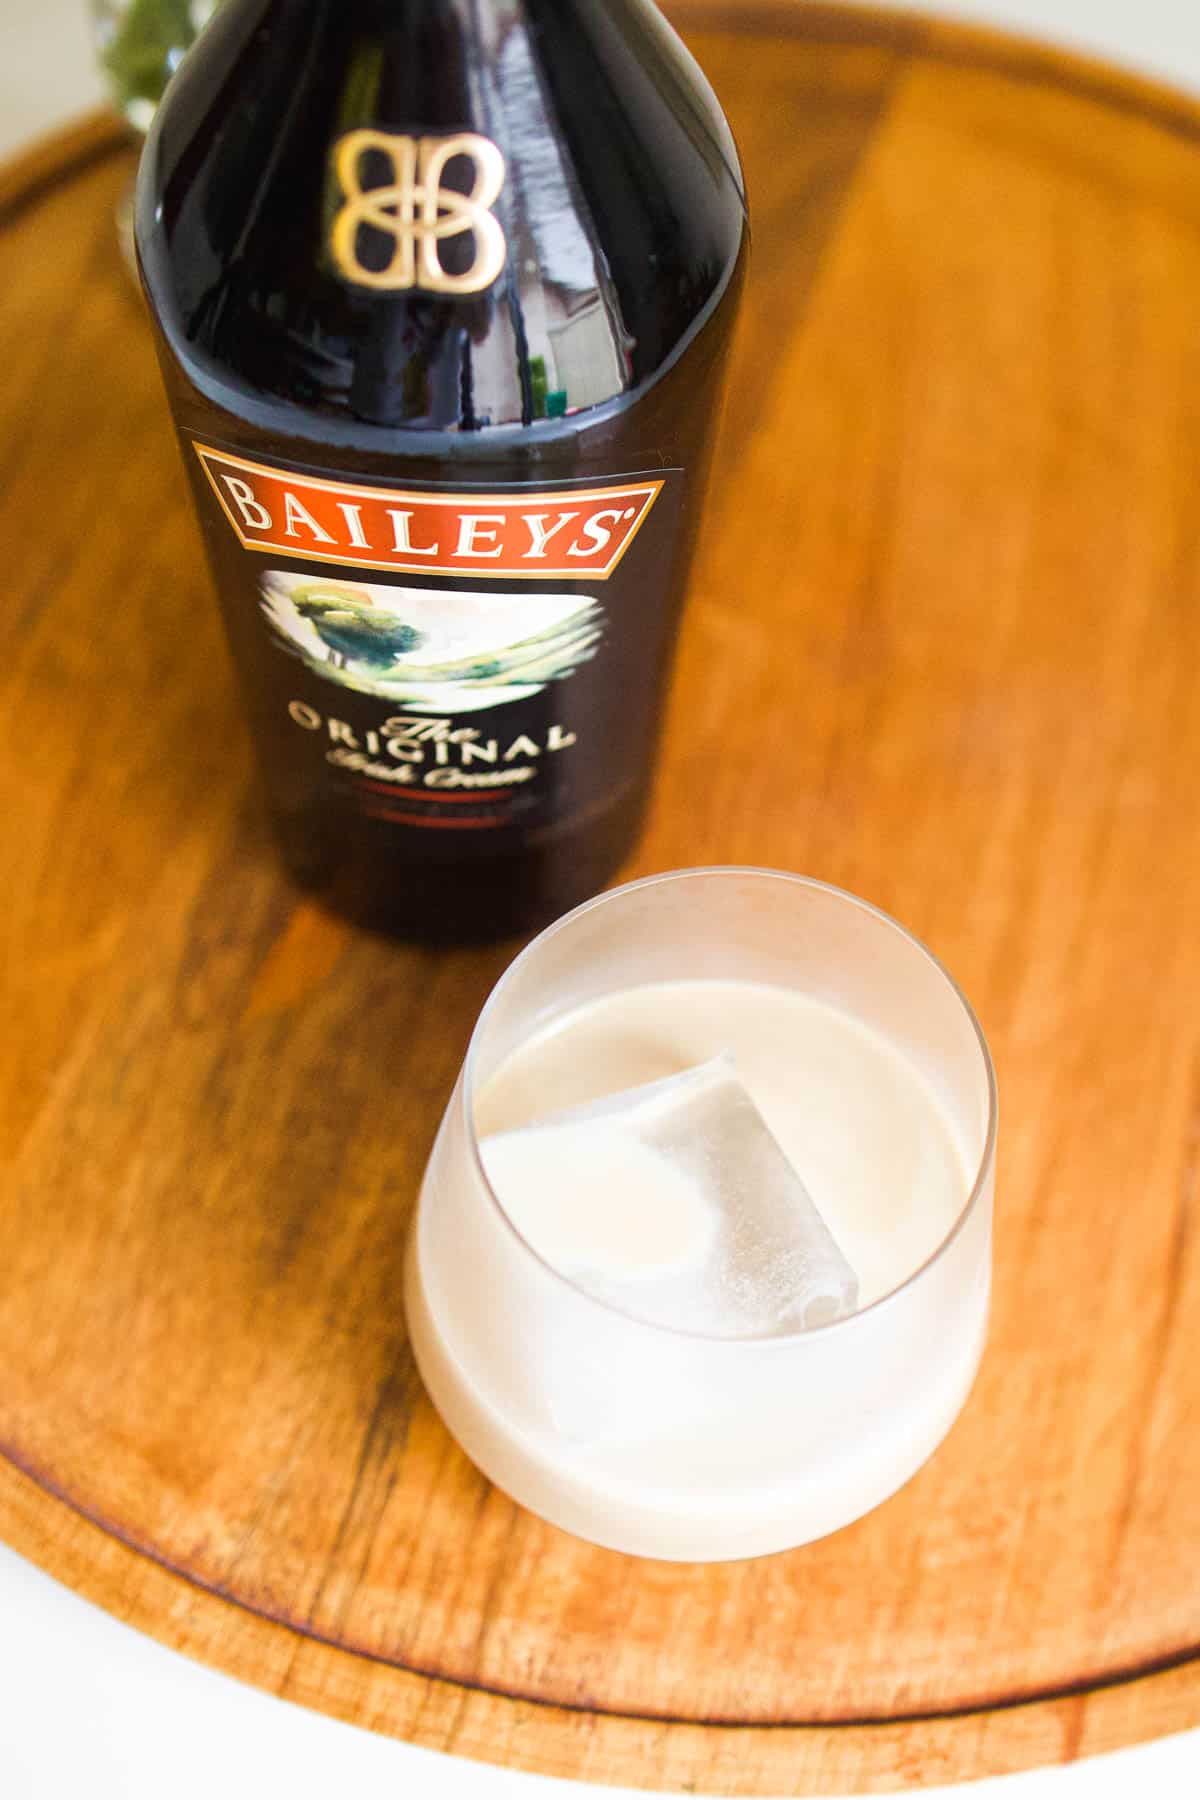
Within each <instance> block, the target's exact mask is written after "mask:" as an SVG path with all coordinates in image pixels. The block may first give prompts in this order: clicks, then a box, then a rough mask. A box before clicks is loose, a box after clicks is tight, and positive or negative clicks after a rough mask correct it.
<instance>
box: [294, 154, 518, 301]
mask: <svg viewBox="0 0 1200 1800" xmlns="http://www.w3.org/2000/svg"><path fill="white" fill-rule="evenodd" d="M372 153H373V154H375V155H378V156H382V157H384V158H386V160H387V163H388V165H389V169H390V178H389V179H388V180H386V181H385V182H383V183H382V184H381V185H378V186H375V187H368V188H364V187H363V185H362V165H363V159H364V157H366V156H367V155H368V154H372ZM460 156H461V157H466V158H467V159H468V161H469V162H470V163H471V164H472V165H473V167H474V170H475V181H474V185H473V187H472V189H471V192H470V193H469V194H460V193H459V192H458V190H457V189H456V188H448V187H446V186H444V185H443V183H444V181H445V175H446V167H447V165H448V164H449V163H451V162H452V161H453V160H454V159H455V157H460ZM333 166H334V172H335V174H336V175H337V179H338V183H339V185H340V187H341V190H342V193H343V194H344V195H345V201H344V203H343V205H342V206H341V207H340V208H339V210H338V213H337V216H336V218H335V219H334V221H333V229H332V231H331V232H330V236H329V250H330V254H331V256H332V257H333V260H334V264H335V265H336V267H337V269H338V271H339V273H340V274H341V275H343V276H344V277H345V279H346V280H347V281H351V282H353V283H354V284H355V285H356V286H357V287H369V288H386V289H390V290H401V289H405V288H421V289H424V290H425V291H426V292H428V293H431V294H477V293H479V292H480V290H481V289H483V288H486V287H490V286H491V285H492V283H493V281H495V279H496V277H497V276H498V275H499V273H500V271H501V270H502V269H503V267H504V263H505V259H506V257H507V255H508V246H507V245H506V243H505V241H504V232H503V229H502V228H501V225H500V221H499V220H498V219H497V218H496V216H495V214H494V213H493V212H492V210H491V209H492V207H493V206H494V205H495V203H496V201H497V200H498V199H499V197H500V192H501V189H502V188H503V186H504V174H505V169H504V158H503V156H502V155H501V153H500V151H499V150H498V149H497V147H496V145H495V144H493V143H492V141H491V139H490V138H485V137H480V136H479V135H478V134H477V133H476V132H473V131H460V132H457V133H456V134H455V135H454V136H453V137H443V138H436V137H424V138H412V137H398V136H396V135H395V134H394V133H392V132H388V131H372V130H361V131H348V132H347V133H346V135H345V137H342V138H339V139H338V142H337V146H336V148H335V150H334V156H333ZM367 226H369V227H370V228H371V230H372V231H376V232H380V233H382V234H383V235H384V236H385V237H389V238H391V239H392V255H391V260H390V261H389V262H388V263H387V264H386V266H385V267H383V268H370V267H368V265H367V264H365V263H364V262H363V261H362V258H361V256H360V254H359V251H360V248H361V246H360V234H361V232H362V230H363V228H364V227H367ZM467 232H470V234H471V235H472V237H473V239H474V244H475V256H474V260H473V261H472V263H471V266H470V268H468V269H464V270H462V271H461V272H459V273H453V274H452V273H450V272H449V271H448V270H447V269H445V268H444V267H443V265H442V258H441V245H442V242H443V240H444V239H447V238H457V237H461V236H463V235H464V234H466V233H467Z"/></svg>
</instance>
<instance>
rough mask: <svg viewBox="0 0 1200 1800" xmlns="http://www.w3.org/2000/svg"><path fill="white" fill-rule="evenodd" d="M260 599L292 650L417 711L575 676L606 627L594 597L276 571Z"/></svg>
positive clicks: (336, 677) (328, 672)
mask: <svg viewBox="0 0 1200 1800" xmlns="http://www.w3.org/2000/svg"><path fill="white" fill-rule="evenodd" d="M261 602H262V609H263V614H264V616H265V618H266V620H267V623H268V624H269V625H270V627H271V629H272V631H273V632H274V634H275V636H276V639H277V641H278V642H279V643H280V645H281V647H282V648H284V649H285V650H287V651H288V652H289V653H290V654H291V655H293V656H298V657H300V659H301V660H302V661H304V662H305V663H307V664H308V665H309V667H310V668H312V669H314V670H315V671H316V672H317V673H319V674H320V675H322V676H324V677H326V678H327V679H328V680H331V681H336V682H339V683H340V684H341V685H342V686H344V687H351V688H356V689H357V690H358V691H359V692H361V693H367V694H376V695H378V696H380V697H381V698H385V699H389V700H395V701H398V702H401V703H403V705H404V706H405V707H407V708H409V709H410V710H412V711H416V712H445V711H452V712H472V711H477V710H480V709H482V708H484V707H490V706H502V705H506V704H507V703H508V702H510V701H514V700H523V699H527V698H528V697H529V696H530V695H533V694H536V693H538V692H540V690H541V689H542V688H543V687H545V686H546V684H547V683H548V682H551V681H562V680H564V679H565V678H566V677H568V676H570V675H573V674H574V673H575V671H576V670H577V669H578V668H580V667H581V665H582V664H583V663H585V662H587V661H589V660H590V659H591V658H592V657H593V656H594V655H595V654H596V651H597V648H598V646H599V644H600V641H601V638H602V637H603V634H604V612H603V608H602V607H601V606H600V605H599V603H598V602H597V601H596V600H594V599H592V598H591V597H590V596H588V595H586V594H505V593H496V592H491V593H484V594H471V593H448V592H443V591H441V590H439V589H432V588H414V587H401V586H383V585H372V586H368V585H365V584H362V585H360V584H358V583H354V584H351V583H347V582H340V581H313V580H312V579H311V578H309V577H305V576H301V575H293V574H289V573H287V572H286V571H284V570H281V569H272V570H269V571H268V573H267V574H266V575H265V576H264V577H263V580H262V583H261Z"/></svg>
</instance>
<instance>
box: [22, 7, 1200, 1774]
mask: <svg viewBox="0 0 1200 1800" xmlns="http://www.w3.org/2000/svg"><path fill="white" fill-rule="evenodd" d="M885 3H886V0H885ZM938 10H944V11H947V12H957V13H958V14H960V15H961V16H963V17H970V18H975V19H980V20H986V21H989V22H993V23H998V24H1005V23H1008V24H1011V25H1013V26H1014V27H1017V28H1019V29H1021V30H1024V31H1027V32H1030V33H1034V34H1040V35H1042V36H1053V37H1057V38H1058V39H1060V40H1061V41H1063V42H1066V43H1072V44H1075V45H1078V46H1080V47H1082V48H1084V49H1090V50H1093V51H1096V52H1098V53H1100V54H1102V55H1107V56H1110V57H1113V58H1116V59H1120V60H1124V61H1126V62H1128V63H1130V64H1133V65H1134V66H1136V67H1139V68H1141V69H1143V70H1146V71H1148V72H1149V73H1151V74H1158V75H1161V76H1164V77H1166V78H1167V79H1169V80H1174V81H1176V82H1178V83H1179V84H1180V85H1186V86H1190V87H1192V88H1194V89H1196V90H1197V91H1200V0H958V4H957V5H956V6H955V5H947V6H944V7H940V8H938ZM99 95H100V88H99V83H98V82H97V80H96V77H95V73H94V70H93V67H92V64H91V60H90V47H89V43H88V39H87V34H86V30H85V25H84V0H0V156H2V155H5V154H7V153H8V152H10V151H11V150H12V149H13V148H14V147H16V146H18V145H20V144H21V143H23V142H24V141H26V140H27V139H29V138H30V137H32V136H34V135H35V134H37V133H38V132H41V131H44V130H48V129H49V128H51V127H52V126H53V125H55V124H56V123H58V122H59V121H61V120H62V119H64V118H67V117H70V116H71V115H72V114H74V113H76V112H78V111H80V110H81V109H82V108H83V107H86V106H88V105H90V104H92V103H94V101H95V100H96V99H97V98H98V97H99ZM6 353H7V354H12V353H13V351H12V349H11V347H6ZM1139 1789H1140V1790H1141V1791H1142V1792H1144V1793H1146V1794H1149V1795H1154V1796H1155V1800H1176V1796H1178V1797H1179V1800H1184V1797H1185V1796H1187V1797H1188V1800H1195V1796H1196V1795H1197V1794H1200V1732H1191V1733H1187V1734H1185V1735H1183V1736H1180V1737H1175V1738H1170V1739H1166V1740H1164V1741H1162V1742H1160V1743H1157V1744H1151V1745H1146V1746H1143V1747H1141V1748H1139V1749H1135V1750H1130V1751H1124V1752H1121V1753H1120V1754H1119V1755H1117V1756H1111V1757H1102V1758H1097V1759H1095V1760H1093V1761H1091V1762H1087V1763H1081V1764H1077V1765H1075V1766H1073V1767H1071V1768H1066V1769H1049V1770H1044V1771H1039V1772H1038V1773H1035V1774H1030V1775H1019V1776H1012V1777H1009V1778H1007V1779H1005V1780H1002V1781H995V1782H992V1781H989V1782H980V1783H977V1784H974V1785H972V1786H971V1787H970V1788H969V1789H956V1790H949V1789H943V1790H938V1792H939V1794H942V1795H949V1794H950V1793H951V1792H952V1791H953V1792H954V1793H956V1794H958V1795H960V1796H964V1797H968V1796H969V1800H1117V1797H1118V1796H1120V1797H1121V1800H1127V1797H1128V1796H1129V1795H1130V1794H1131V1793H1133V1792H1135V1791H1136V1790H1139ZM609 1791H610V1792H611V1791H612V1790H609ZM214 1793H217V1794H220V1795H222V1796H223V1797H225V1800H242V1796H255V1797H257V1796H273V1795H275V1794H286V1795H287V1796H288V1800H329V1797H330V1796H334V1797H338V1800H340V1797H341V1796H348V1795H354V1796H355V1797H356V1800H357V1797H358V1796H363V1797H367V1796H370V1797H372V1800H374V1797H375V1796H393V1795H394V1796H401V1795H404V1796H413V1797H414V1800H589V1797H591V1796H594V1795H595V1794H596V1790H595V1789H591V1788H584V1787H579V1786H576V1785H575V1784H573V1783H567V1782H558V1781H546V1780H541V1779H539V1778H537V1777H533V1776H527V1775H517V1774H512V1773H509V1772H507V1771H504V1770H495V1769H489V1768H485V1767H484V1766H482V1765H477V1764H471V1763H464V1762H460V1761H457V1760H455V1759H453V1758H449V1757H442V1756H437V1755H435V1754H434V1753H432V1752H429V1751H422V1750H416V1749H414V1748H412V1747H411V1746H410V1745H407V1744H399V1743H394V1742H392V1741H391V1740H389V1739H385V1738H378V1737H373V1736H371V1735H370V1734H368V1733H366V1732H361V1731H356V1730H354V1729H353V1728H351V1727H349V1726H345V1725H340V1724H338V1723H336V1722H335V1721H333V1720H330V1719H325V1718H322V1717H318V1716H317V1715H315V1714H311V1713H307V1712H304V1711H302V1710H301V1709H300V1708H298V1707H294V1706H289V1705H286V1704H285V1703H284V1702H282V1701H279V1700H274V1699H271V1698H269V1697H267V1696H265V1695H262V1694H259V1693H257V1692H255V1691H254V1690H252V1689H250V1688H246V1687H243V1686H241V1685H240V1684H239V1683H237V1682H234V1681H232V1680H229V1679H228V1678H227V1677H225V1676H221V1675H217V1674H214V1673H212V1672H211V1671H210V1670H207V1669H203V1668H200V1667H199V1666H197V1665H196V1664H194V1663H191V1662H188V1661H187V1660H186V1659H185V1658H183V1657H181V1656H177V1655H175V1654H174V1653H172V1652H170V1651H167V1650H163V1649H162V1648H160V1647H159V1646H158V1645H156V1644H154V1643H152V1642H151V1641H150V1640H149V1639H147V1638H143V1637H141V1636H139V1635H138V1634H137V1633H136V1632H134V1631H132V1630H130V1629H129V1628H128V1627H127V1626H124V1625H120V1624H118V1623H116V1622H115V1621H114V1620H112V1619H109V1618H108V1617H107V1616H106V1615H104V1614H103V1613H101V1612H99V1611H97V1609H96V1608H94V1607H92V1606H89V1605H88V1604H87V1603H86V1602H84V1601H82V1600H80V1599H79V1598H78V1597H77V1596H76V1595H74V1594H71V1593H69V1592H67V1591H66V1590H65V1589H63V1588H61V1587H59V1586H58V1585H57V1584H56V1583H55V1582H52V1581H51V1580H49V1578H48V1577H47V1576H45V1575H43V1574H41V1573H40V1571H38V1570H36V1569H33V1568H31V1567H30V1565H29V1564H28V1563H25V1562H23V1561H22V1560H21V1559H20V1558H19V1557H17V1556H15V1555H13V1553H12V1552H11V1551H8V1550H6V1549H3V1548H2V1547H0V1800H84V1797H85V1796H86V1797H87V1800H201V1797H203V1800H212V1795H213V1794H214ZM930 1800H932V1796H931V1797H930Z"/></svg>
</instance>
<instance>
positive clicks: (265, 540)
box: [188, 439, 683, 848]
mask: <svg viewBox="0 0 1200 1800" xmlns="http://www.w3.org/2000/svg"><path fill="white" fill-rule="evenodd" d="M189 441H190V446H191V448H190V451H189V452H188V459H189V464H190V466H191V469H192V474H193V479H194V485H195V491H196V495H197V500H198V505H199V511H200V517H201V521H202V524H203V526H204V528H205V532H206V535H207V538H208V542H209V550H210V555H211V557H212V560H213V565H214V570H215V572H216V576H217V583H218V588H219V590H220V593H221V598H222V601H223V604H224V607H225V611H226V619H227V626H228V629H229V632H230V636H231V639H232V641H233V646H234V652H235V655H236V656H237V659H238V661H239V663H240V664H241V666H242V668H243V672H244V673H246V674H248V675H249V677H250V686H251V695H250V698H251V705H252V709H253V711H254V712H255V714H256V724H257V725H258V727H259V734H260V738H261V739H262V741H264V742H265V743H266V745H267V746H268V761H269V764H270V765H271V767H270V769H269V774H270V777H271V779H272V782H273V785H275V787H276V788H277V790H278V789H279V788H280V787H281V786H282V787H285V788H286V787H288V786H290V785H293V784H294V785H297V786H298V787H299V788H301V789H302V790H303V791H304V793H305V794H307V795H308V796H309V797H310V798H311V796H312V794H313V790H314V783H315V782H319V783H320V784H321V786H322V788H323V789H324V788H327V786H328V784H332V786H333V788H334V789H335V790H336V793H337V796H338V797H339V798H341V799H342V800H343V801H344V802H346V803H349V804H351V805H352V806H354V807H355V808H356V809H358V810H360V811H361V812H363V813H366V814H367V815H369V816H371V817H374V818H377V819H381V820H385V821H387V822H389V823H391V824H393V825H396V826H402V827H411V828H414V829H418V830H422V831H441V832H454V833H456V834H459V835H460V841H461V842H463V843H464V845H465V844H466V840H467V838H468V835H471V836H474V835H475V834H478V839H479V843H480V848H482V847H483V838H484V836H485V834H487V833H489V832H496V831H502V830H504V829H505V828H509V829H519V830H520V831H521V832H522V833H523V834H528V833H529V832H531V831H533V832H537V831H539V830H547V831H549V830H553V828H554V827H555V826H556V825H557V824H559V823H560V822H566V821H576V822H577V821H579V820H580V819H582V818H584V817H586V816H587V815H588V814H589V813H591V812H593V811H596V812H599V811H601V810H603V809H604V808H606V807H607V806H609V805H611V804H614V803H615V802H616V801H617V800H618V799H619V798H620V797H621V795H622V793H623V792H624V791H625V790H626V789H627V788H628V787H630V786H631V785H632V784H633V783H635V782H637V781H638V780H640V779H642V778H644V774H645V765H646V762H647V759H648V756H649V753H650V748H651V745H652V742H653V738H654V733H655V724H656V715H657V711H658V709H659V707H660V706H661V698H662V682H663V676H664V674H665V665H666V662H667V659H668V658H669V654H670V649H671V644H672V641H673V637H674V625H675V613H676V611H677V605H676V592H675V590H676V586H677V583H676V581H675V579H674V575H673V564H674V552H675V544H676V538H677V535H678V523H679V515H680V512H681V507H682V497H683V495H682V474H681V472H680V471H679V470H655V471H654V472H653V474H644V475H638V474H631V475H629V476H626V477H622V478H619V479H612V480H606V481H603V482H578V483H571V482H566V483H557V484H555V485H553V486H547V485H542V484H503V485H500V486H495V485H492V486H488V487H486V488H485V487H483V486H480V487H478V488H475V487H463V486H456V487H453V488H451V487H446V486H441V487H438V488H432V487H426V486H421V485H417V484H411V485H405V486H399V485H397V486H386V485H383V484H381V483H378V482H364V481H354V480H348V479H346V478H345V477H342V476H334V475H332V474H329V473H324V472H320V473H319V472H315V471H312V470H308V469H301V468H297V467H295V466H284V465H281V464H278V463H274V462H267V461H264V460H260V459H258V458H255V459H250V458H248V457H246V456H245V455H244V454H242V453H240V452H237V451H234V450H233V449H231V448H229V447H227V446H221V445H217V444H213V443H212V442H210V441H204V442H202V441H200V440H198V439H191V440H189ZM493 841H494V840H493Z"/></svg>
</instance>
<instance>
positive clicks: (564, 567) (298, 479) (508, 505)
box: [193, 444, 663, 581]
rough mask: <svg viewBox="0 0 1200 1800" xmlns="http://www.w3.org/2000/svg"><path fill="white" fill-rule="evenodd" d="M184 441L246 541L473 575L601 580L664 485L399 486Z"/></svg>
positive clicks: (409, 569)
mask: <svg viewBox="0 0 1200 1800" xmlns="http://www.w3.org/2000/svg"><path fill="white" fill-rule="evenodd" d="M193 447H194V449H195V451H196V455H197V456H198V457H199V459H200V465H201V467H202V468H203V470H204V473H205V475H206V476H207V477H208V480H209V482H210V483H211V485H212V489H213V492H214V493H215V495H216V497H217V499H218V501H219V502H220V505H221V509H222V511H223V512H224V514H225V517H226V518H227V519H228V520H229V523H230V525H231V526H232V527H233V530H234V531H235V532H236V533H237V536H238V538H239V539H240V540H241V542H242V544H243V545H244V546H245V548H246V549H247V550H263V551H270V552H271V553H272V554H273V555H277V556H280V555H281V556H295V557H301V558H303V559H304V560H306V561H315V562H323V563H345V564H347V565H357V566H359V567H362V568H367V569H394V570H396V571H397V572H403V573H405V574H413V575H415V574H422V575H459V576H469V577H470V579H471V580H472V581H477V580H479V579H480V578H483V579H485V580H486V579H488V578H491V579H493V580H495V579H503V580H506V581H512V580H514V579H515V580H522V581H549V580H553V581H564V580H566V581H579V580H590V581H607V579H608V577H609V576H610V575H611V574H612V572H613V570H614V569H615V568H616V567H617V565H618V563H619V562H620V561H621V558H622V557H623V556H624V554H625V552H626V551H627V550H628V548H629V546H630V544H631V543H632V542H633V539H634V537H635V536H636V535H637V532H638V531H639V530H640V528H641V526H642V525H643V524H644V523H645V520H646V518H647V516H648V514H649V512H650V509H651V507H652V506H653V505H654V502H655V501H656V500H657V499H658V496H659V494H660V493H661V491H662V486H663V484H662V482H661V481H654V480H645V481H638V482H633V483H621V484H619V485H615V486H608V487H596V488H552V489H549V490H547V491H545V492H542V493H533V492H529V491H527V490H525V489H519V490H514V489H511V488H510V489H508V490H507V491H503V490H502V491H501V492H499V493H492V494H468V493H464V492H462V490H461V489H460V490H457V491H447V490H443V491H441V492H437V493H407V492H404V491H403V490H401V489H399V488H378V487H360V486H358V485H356V484H354V483H350V482H343V481H329V480H325V479H324V478H322V479H320V480H318V479H317V478H316V477H315V476H310V475H301V474H297V473H295V472H293V471H291V470H287V469H273V468H270V467H268V466H267V465H266V464H263V463H255V462H247V461H246V460H245V459H244V458H242V457H237V456H231V455H229V454H228V453H227V452H225V451H223V450H213V449H210V448H209V447H208V446H207V445H204V444H196V445H194V446H193Z"/></svg>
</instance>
